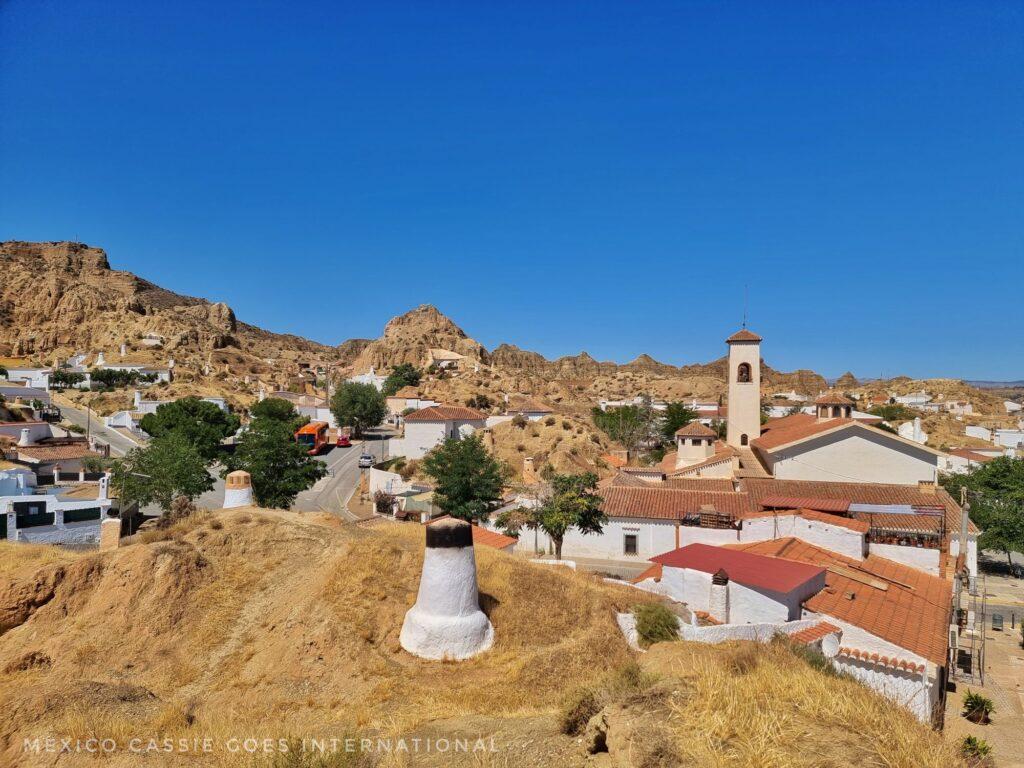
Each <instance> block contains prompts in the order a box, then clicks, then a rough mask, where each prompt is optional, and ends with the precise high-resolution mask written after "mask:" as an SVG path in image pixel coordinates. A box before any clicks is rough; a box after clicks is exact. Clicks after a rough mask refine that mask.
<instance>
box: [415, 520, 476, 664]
mask: <svg viewBox="0 0 1024 768" xmlns="http://www.w3.org/2000/svg"><path fill="white" fill-rule="evenodd" d="M426 528H427V547H426V551H425V552H424V553H423V574H422V575H421V576H420V589H419V594H418V595H417V597H416V605H414V606H413V607H412V608H410V609H409V612H408V613H406V614H405V622H404V623H403V624H402V634H401V635H400V636H399V642H401V644H402V647H403V648H405V650H407V651H408V652H409V653H411V654H413V655H415V656H420V657H422V658H425V659H468V658H470V657H471V656H475V655H476V654H478V653H481V652H483V651H486V650H487V649H488V648H490V647H491V644H492V643H493V642H494V627H492V626H491V622H490V620H489V619H488V618H487V616H485V615H484V612H483V611H481V610H480V596H479V594H478V593H477V587H476V557H475V555H474V553H473V529H472V528H471V527H470V525H469V523H467V522H466V521H465V520H458V519H456V518H452V517H449V518H443V519H441V520H438V521H436V522H433V523H430V524H429V525H427V526H426Z"/></svg>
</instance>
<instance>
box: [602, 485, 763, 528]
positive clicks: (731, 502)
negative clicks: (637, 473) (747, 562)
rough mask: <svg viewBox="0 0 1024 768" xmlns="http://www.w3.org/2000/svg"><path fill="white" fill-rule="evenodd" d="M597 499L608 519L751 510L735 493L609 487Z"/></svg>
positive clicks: (746, 500) (736, 514)
mask: <svg viewBox="0 0 1024 768" xmlns="http://www.w3.org/2000/svg"><path fill="white" fill-rule="evenodd" d="M600 495H601V497H602V498H603V499H604V504H603V505H602V508H603V509H604V513H605V514H606V515H609V516H610V517H634V518H637V517H638V518H651V519H658V520H681V519H682V518H684V517H685V516H686V515H692V514H696V513H698V512H700V510H701V507H702V506H705V505H708V506H711V507H713V508H714V509H715V510H717V511H718V512H724V513H727V514H731V515H733V516H734V517H740V516H741V515H742V514H743V513H744V512H746V511H748V510H749V509H751V506H750V499H749V497H748V496H747V494H745V493H735V492H731V493H721V492H715V491H694V490H683V489H675V488H659V487H654V486H648V487H647V488H631V487H623V486H611V487H608V488H604V489H602V490H601V491H600Z"/></svg>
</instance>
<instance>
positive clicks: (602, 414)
mask: <svg viewBox="0 0 1024 768" xmlns="http://www.w3.org/2000/svg"><path fill="white" fill-rule="evenodd" d="M590 413H591V418H592V419H593V421H594V425H595V426H596V427H597V428H598V429H600V430H601V431H602V432H604V433H605V434H606V435H608V437H610V438H611V439H612V440H615V441H616V442H617V443H620V444H621V445H622V446H624V447H625V448H626V450H628V451H629V452H630V453H635V452H636V450H637V448H638V447H639V446H640V444H641V443H643V442H645V441H647V440H650V439H651V438H652V437H653V436H654V435H655V434H656V433H657V429H656V425H655V419H654V411H653V409H652V408H651V407H650V406H649V405H647V404H643V405H625V406H622V407H621V408H609V409H608V410H607V411H602V410H601V409H600V408H594V409H593V410H592V411H591V412H590Z"/></svg>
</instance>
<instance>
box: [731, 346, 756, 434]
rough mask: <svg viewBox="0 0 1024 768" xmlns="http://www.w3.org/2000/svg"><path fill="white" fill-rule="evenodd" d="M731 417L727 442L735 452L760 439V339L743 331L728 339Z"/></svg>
mask: <svg viewBox="0 0 1024 768" xmlns="http://www.w3.org/2000/svg"><path fill="white" fill-rule="evenodd" d="M725 343H726V344H728V345H729V417H728V420H727V422H726V425H727V429H726V433H725V441H726V442H727V443H728V444H729V445H731V446H733V447H734V448H741V447H743V446H746V445H749V444H750V441H751V440H754V439H755V438H758V437H760V436H761V337H760V336H758V335H757V334H756V333H754V332H753V331H749V330H747V329H746V328H743V329H741V330H739V331H737V332H736V333H734V334H733V335H732V336H730V337H729V338H728V339H726V340H725Z"/></svg>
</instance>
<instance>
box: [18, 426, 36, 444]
mask: <svg viewBox="0 0 1024 768" xmlns="http://www.w3.org/2000/svg"><path fill="white" fill-rule="evenodd" d="M32 444H33V443H32V431H31V430H30V429H29V428H28V427H25V428H23V429H22V430H21V437H19V438H18V445H32Z"/></svg>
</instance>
